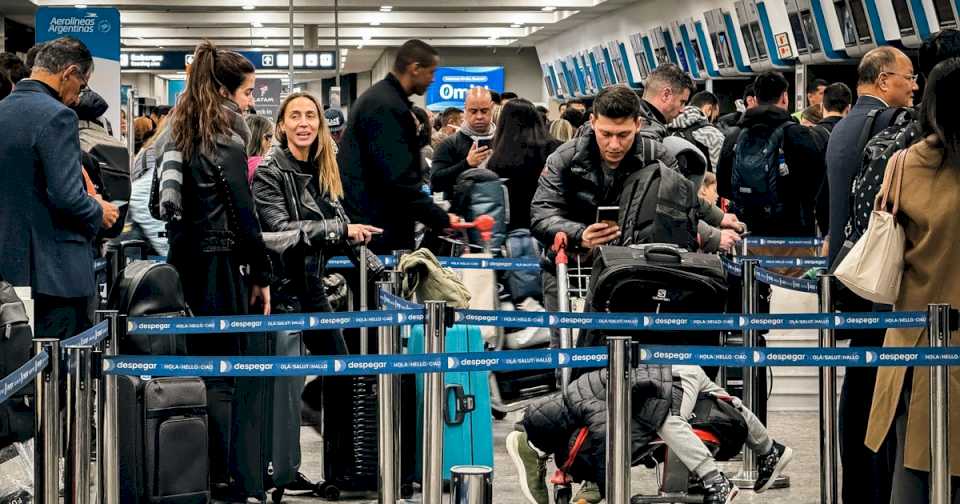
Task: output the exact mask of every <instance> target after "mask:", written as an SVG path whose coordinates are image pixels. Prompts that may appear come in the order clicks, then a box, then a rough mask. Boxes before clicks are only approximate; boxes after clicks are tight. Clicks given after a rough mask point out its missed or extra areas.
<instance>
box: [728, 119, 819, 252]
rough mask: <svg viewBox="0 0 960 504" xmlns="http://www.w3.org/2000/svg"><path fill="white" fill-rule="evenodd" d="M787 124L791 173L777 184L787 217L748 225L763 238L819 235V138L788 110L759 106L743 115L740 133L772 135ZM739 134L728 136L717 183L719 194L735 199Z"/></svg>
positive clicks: (786, 154) (786, 151)
mask: <svg viewBox="0 0 960 504" xmlns="http://www.w3.org/2000/svg"><path fill="white" fill-rule="evenodd" d="M784 123H786V124H787V126H786V128H785V129H784V138H783V146H782V148H783V157H784V161H785V162H786V165H787V167H788V173H787V174H786V175H781V176H780V177H779V179H778V181H777V193H778V196H779V198H780V202H781V203H783V205H784V213H783V215H784V218H778V219H776V220H775V221H773V222H747V225H749V226H750V230H751V231H753V232H754V234H756V235H760V236H814V235H815V234H816V232H817V229H816V224H815V220H814V213H815V208H816V195H817V191H819V189H820V181H821V180H822V178H823V175H824V174H823V172H822V168H818V167H822V165H823V158H822V153H821V152H820V148H819V147H818V145H817V141H816V138H815V137H814V134H813V133H812V132H811V131H810V129H809V128H806V127H804V126H801V125H800V124H799V123H797V122H795V121H794V120H793V118H792V117H790V114H789V113H787V111H786V110H784V109H782V108H779V107H776V106H774V105H760V106H757V107H754V108H752V109H750V110H748V111H746V112H744V114H743V119H741V120H740V124H739V127H740V130H742V129H743V128H749V129H753V130H754V133H756V134H769V132H772V131H773V130H774V129H776V128H777V127H779V126H781V125H783V124H784ZM738 136H739V132H732V133H731V134H730V136H728V137H727V145H725V146H724V152H723V154H722V155H721V158H720V164H718V165H717V180H718V181H720V180H723V181H724V183H725V184H724V185H720V184H718V189H719V190H721V191H724V192H721V193H720V195H721V196H723V197H725V198H729V199H731V200H734V201H735V200H736V198H735V197H734V196H735V195H734V194H732V192H733V188H732V187H731V186H730V181H731V180H732V176H733V175H732V174H733V163H734V159H735V157H736V149H735V147H736V139H737V137H738Z"/></svg>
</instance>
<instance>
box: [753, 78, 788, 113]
mask: <svg viewBox="0 0 960 504" xmlns="http://www.w3.org/2000/svg"><path fill="white" fill-rule="evenodd" d="M753 88H754V90H756V92H757V104H758V105H773V104H775V103H777V102H778V101H780V97H781V96H783V93H786V92H787V90H788V89H790V83H789V82H787V79H786V77H784V76H783V74H782V73H780V72H774V71H769V72H763V73H762V74H760V75H758V76H757V78H756V79H755V80H754V81H753Z"/></svg>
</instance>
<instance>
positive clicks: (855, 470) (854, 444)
mask: <svg viewBox="0 0 960 504" xmlns="http://www.w3.org/2000/svg"><path fill="white" fill-rule="evenodd" d="M857 73H858V74H859V77H858V80H857V95H859V98H858V99H857V103H856V104H855V105H854V106H853V108H851V109H850V113H849V114H848V115H847V117H845V118H844V119H842V120H841V121H840V122H838V123H837V125H836V126H835V127H834V128H833V133H831V134H830V142H829V143H828V144H827V155H826V161H827V180H828V183H829V189H830V191H829V194H830V240H829V253H830V260H831V262H833V261H834V259H835V258H836V256H837V252H839V251H840V247H841V246H842V245H843V240H844V231H843V229H844V227H845V226H846V224H847V219H849V217H850V190H851V186H852V184H853V178H854V177H855V176H856V174H857V171H858V170H859V169H860V160H861V155H862V152H863V149H862V147H863V145H861V141H862V137H863V135H862V133H863V132H864V130H865V129H866V128H867V126H868V124H867V123H868V114H869V113H870V112H871V111H873V110H879V111H880V112H879V113H877V115H876V118H875V120H874V121H873V125H872V127H871V128H870V131H869V132H868V133H867V137H871V136H873V135H876V134H877V133H879V132H880V131H881V130H883V129H884V128H886V127H887V126H888V125H889V124H890V122H891V121H892V119H893V112H895V110H894V109H893V107H909V106H911V105H913V93H914V91H916V90H917V83H916V75H915V74H914V73H913V63H911V62H910V58H908V57H907V56H906V55H905V54H904V53H903V52H901V51H900V50H899V49H895V48H893V47H887V46H885V47H878V48H876V49H874V50H872V51H870V52H868V53H867V54H866V55H864V57H863V59H862V60H861V61H860V66H859V67H858V68H857ZM840 308H841V309H843V310H845V311H871V310H872V308H873V305H872V303H869V302H863V303H862V304H860V305H859V306H856V303H850V304H848V305H847V306H842V307H840ZM837 336H838V337H840V338H849V339H850V346H852V347H870V346H881V345H882V344H883V336H884V330H882V329H881V330H866V331H837ZM846 373H847V374H846V377H845V378H844V380H843V389H842V391H841V393H840V408H839V418H838V420H839V426H840V429H839V430H840V432H839V437H840V461H841V464H842V466H843V480H842V482H841V493H842V496H843V502H857V503H866V504H888V503H889V502H890V482H891V481H892V479H893V464H894V457H895V455H896V446H895V443H887V444H884V446H882V447H881V449H880V451H879V453H874V452H872V451H871V450H870V449H868V448H867V447H866V446H864V438H865V436H866V429H867V420H868V419H869V416H870V402H871V399H872V398H873V389H874V384H875V382H876V375H877V370H876V368H858V367H848V368H847V371H846Z"/></svg>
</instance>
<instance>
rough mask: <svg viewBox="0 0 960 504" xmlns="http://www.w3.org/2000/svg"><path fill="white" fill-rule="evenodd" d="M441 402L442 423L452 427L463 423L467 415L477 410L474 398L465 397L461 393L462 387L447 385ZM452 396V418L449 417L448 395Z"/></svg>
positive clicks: (470, 396) (465, 395)
mask: <svg viewBox="0 0 960 504" xmlns="http://www.w3.org/2000/svg"><path fill="white" fill-rule="evenodd" d="M444 388H445V394H444V398H445V400H444V401H443V422H444V423H445V424H447V425H450V426H454V425H460V424H462V423H463V421H464V419H466V417H467V413H470V412H471V411H473V410H475V409H477V401H476V397H475V396H472V395H467V394H465V393H464V392H463V385H447V386H446V387H444ZM451 393H452V394H453V400H454V411H453V417H452V418H451V416H450V394H451Z"/></svg>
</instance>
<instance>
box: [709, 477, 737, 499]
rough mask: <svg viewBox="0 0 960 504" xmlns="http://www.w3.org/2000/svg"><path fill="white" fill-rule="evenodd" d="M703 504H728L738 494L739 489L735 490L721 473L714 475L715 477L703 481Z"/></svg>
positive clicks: (735, 487) (731, 483)
mask: <svg viewBox="0 0 960 504" xmlns="http://www.w3.org/2000/svg"><path fill="white" fill-rule="evenodd" d="M703 489H704V492H705V494H704V496H703V504H730V502H732V501H733V499H734V497H736V496H737V495H738V494H739V493H740V489H739V488H737V485H734V484H733V482H732V481H730V480H729V479H727V477H726V475H724V474H723V473H722V472H718V473H716V475H715V476H713V477H711V478H709V479H705V480H704V481H703Z"/></svg>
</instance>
